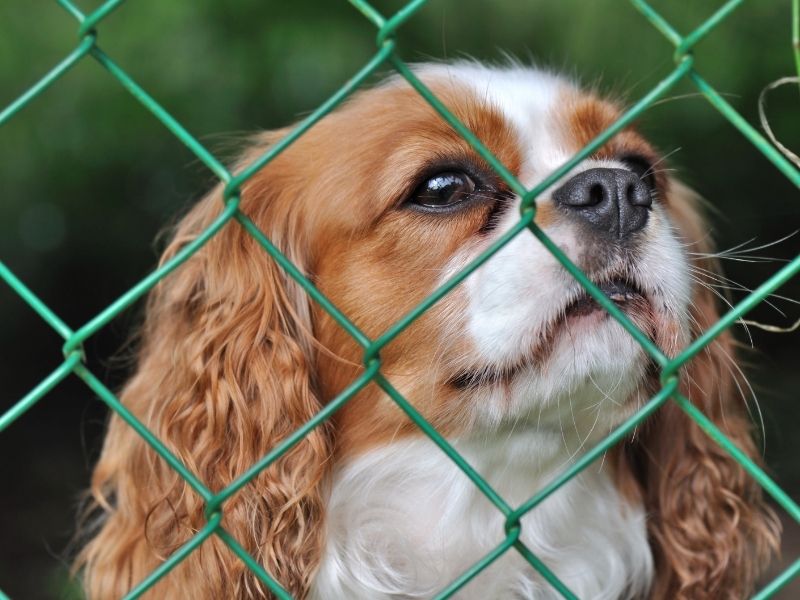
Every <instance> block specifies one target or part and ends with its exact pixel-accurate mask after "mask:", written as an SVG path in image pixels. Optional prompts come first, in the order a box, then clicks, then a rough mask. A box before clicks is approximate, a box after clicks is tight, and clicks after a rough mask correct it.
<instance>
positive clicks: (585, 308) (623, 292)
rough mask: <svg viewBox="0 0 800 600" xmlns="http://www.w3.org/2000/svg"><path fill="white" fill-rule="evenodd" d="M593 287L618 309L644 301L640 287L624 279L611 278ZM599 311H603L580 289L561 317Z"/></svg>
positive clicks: (595, 301)
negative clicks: (637, 301)
mask: <svg viewBox="0 0 800 600" xmlns="http://www.w3.org/2000/svg"><path fill="white" fill-rule="evenodd" d="M595 285H596V286H597V287H598V288H599V289H600V291H601V292H603V293H604V294H605V295H606V296H607V297H608V299H609V300H611V301H612V302H613V303H614V304H616V305H617V306H618V307H620V308H623V307H625V306H626V305H627V304H629V303H632V302H634V301H636V300H646V295H645V293H644V292H643V291H642V289H641V287H640V286H639V285H637V284H636V283H635V282H633V281H631V280H629V279H627V278H624V277H612V278H610V279H607V280H605V281H599V282H596V283H595ZM599 310H603V308H602V307H601V306H600V303H599V302H597V300H595V299H594V298H593V297H592V296H590V295H589V293H588V292H587V291H586V290H584V289H582V290H581V292H580V294H579V295H578V297H577V298H575V299H574V300H573V301H572V302H569V303H568V304H567V306H566V308H565V309H564V313H563V316H564V317H570V316H584V315H588V314H591V313H593V312H595V311H599ZM560 316H561V315H560ZM557 320H558V319H557Z"/></svg>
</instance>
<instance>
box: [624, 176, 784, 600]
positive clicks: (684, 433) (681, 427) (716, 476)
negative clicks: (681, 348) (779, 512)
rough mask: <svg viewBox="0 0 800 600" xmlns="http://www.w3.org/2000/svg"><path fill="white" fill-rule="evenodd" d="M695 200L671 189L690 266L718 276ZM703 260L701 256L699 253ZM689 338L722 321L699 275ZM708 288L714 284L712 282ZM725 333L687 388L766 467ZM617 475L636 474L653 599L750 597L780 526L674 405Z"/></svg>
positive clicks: (650, 425) (750, 484)
mask: <svg viewBox="0 0 800 600" xmlns="http://www.w3.org/2000/svg"><path fill="white" fill-rule="evenodd" d="M699 201H700V200H699V198H698V197H697V195H696V194H695V193H694V192H692V191H691V190H689V189H688V188H687V187H685V186H683V185H681V184H680V183H678V182H673V183H672V189H671V193H670V195H669V199H668V203H669V212H670V214H671V217H672V220H673V223H674V224H675V226H676V227H677V229H678V232H679V234H680V235H681V237H682V238H683V239H684V241H685V243H686V244H687V247H688V249H689V250H690V251H691V252H692V254H691V255H690V256H695V257H696V258H693V259H691V260H690V263H691V264H692V265H693V266H695V267H698V268H702V269H704V270H705V271H700V272H701V273H703V272H705V273H711V274H712V277H713V276H714V274H719V271H720V269H719V264H718V261H716V260H715V259H714V258H713V257H711V256H709V255H712V254H713V248H712V244H711V241H710V240H709V235H708V229H707V227H706V225H705V222H704V219H703V217H702V215H701V213H700V211H699V206H698V205H699ZM698 255H705V256H698ZM694 279H695V282H696V283H695V284H694V288H693V292H692V303H691V306H690V309H689V310H690V314H689V321H690V327H691V331H692V338H695V337H697V336H698V335H699V334H700V333H702V332H704V331H705V330H707V329H708V328H710V327H711V326H712V325H713V324H714V323H715V322H716V321H717V320H718V319H719V316H720V315H719V309H718V304H717V298H716V297H715V296H714V294H713V292H712V290H711V288H710V287H708V286H705V285H702V284H700V283H698V282H697V280H698V279H702V277H695V278H694ZM709 283H716V282H715V281H709ZM735 355H736V348H735V342H734V339H733V336H732V335H731V334H730V332H728V331H726V332H725V333H723V334H722V335H720V336H719V337H718V338H716V340H715V341H714V342H712V343H711V344H710V345H709V346H708V347H707V348H706V349H705V350H704V351H702V352H700V353H699V354H698V355H697V356H696V357H695V358H693V359H692V360H691V361H690V362H689V363H688V364H687V365H686V366H685V368H684V369H683V370H682V372H681V382H682V384H681V391H682V393H683V395H684V396H686V397H687V398H689V399H690V400H691V401H692V403H693V404H694V405H695V406H696V407H697V408H699V409H700V410H701V411H702V412H703V413H704V414H705V415H706V416H707V417H708V418H709V419H711V420H712V421H713V422H714V423H715V424H716V425H717V426H718V427H719V428H720V429H721V430H722V431H723V432H724V433H725V435H726V436H728V438H729V439H730V440H731V441H732V442H733V443H734V444H736V445H737V446H738V447H739V448H740V449H741V450H742V451H743V452H745V454H747V455H748V456H749V457H751V458H752V459H753V460H755V461H756V462H760V457H759V453H758V451H757V448H756V445H755V443H754V436H753V433H754V432H753V424H752V423H751V421H750V419H749V417H748V414H747V409H746V402H747V398H746V397H745V396H744V394H743V393H742V390H743V389H746V387H745V385H746V384H745V383H744V380H743V378H744V376H743V375H742V373H741V370H740V369H739V367H738V366H737V364H736V362H735V361H736V358H735ZM622 456H624V458H623V461H624V462H625V464H623V465H622V467H621V470H620V471H621V474H622V475H623V477H624V476H626V475H627V476H632V478H633V479H634V480H635V484H636V486H637V487H638V488H639V489H638V494H640V495H641V499H642V500H643V502H644V505H645V509H646V512H647V519H648V531H649V535H650V540H651V546H652V548H653V552H654V557H655V561H656V581H655V584H654V587H653V594H652V597H653V598H658V599H662V598H664V599H666V598H669V599H673V598H686V599H690V598H691V599H692V600H697V599H709V600H711V599H719V598H731V599H732V598H744V597H747V596H748V594H749V592H750V591H752V587H753V585H754V584H755V580H756V578H757V576H758V575H759V574H760V573H761V571H762V570H763V568H764V567H765V566H766V564H767V562H768V561H769V559H770V557H771V555H772V553H773V552H774V551H776V550H777V546H778V541H779V526H778V522H777V520H776V518H775V516H774V514H773V513H772V511H771V510H770V509H769V508H767V507H766V506H765V504H764V501H763V498H762V492H761V488H760V487H759V486H758V484H757V483H756V482H755V481H754V480H753V479H752V478H751V477H750V476H749V475H748V474H747V473H746V472H745V471H744V469H743V468H742V467H741V466H740V465H739V464H738V463H737V462H736V460H734V459H733V458H732V457H731V456H730V455H729V454H728V453H727V452H726V451H725V450H724V449H723V448H722V447H720V446H719V445H718V444H717V443H716V442H714V441H713V440H712V439H711V438H710V437H709V436H708V435H707V434H705V433H704V432H703V431H702V430H701V429H700V427H699V426H698V425H697V424H695V423H694V421H692V420H691V419H690V418H689V417H688V416H687V415H686V414H685V413H684V412H683V411H682V410H681V409H680V408H679V407H678V406H677V405H676V404H674V403H672V402H670V401H668V402H667V404H666V405H664V406H663V407H662V408H661V409H660V410H659V411H658V412H657V413H656V414H655V415H654V416H653V418H652V419H651V420H650V421H648V422H647V423H646V424H645V425H644V427H643V428H642V431H641V432H639V433H638V434H637V436H636V438H635V439H634V440H633V441H632V442H630V443H629V444H628V446H627V448H625V451H624V453H622Z"/></svg>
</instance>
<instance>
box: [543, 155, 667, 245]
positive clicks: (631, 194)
mask: <svg viewBox="0 0 800 600" xmlns="http://www.w3.org/2000/svg"><path fill="white" fill-rule="evenodd" d="M553 201H554V202H555V204H556V205H557V206H560V207H562V208H564V209H567V210H568V211H569V212H570V213H573V214H574V215H575V216H577V217H578V218H580V219H581V220H582V221H584V222H586V223H587V224H589V225H590V226H591V227H592V229H594V230H595V231H596V232H597V233H601V234H604V235H608V236H611V237H613V238H616V239H623V238H625V237H627V236H629V235H630V234H631V233H633V232H634V231H638V230H639V229H641V228H642V227H644V226H645V224H646V223H647V217H648V216H649V213H650V207H651V206H652V204H653V200H652V197H651V195H650V188H649V187H648V186H647V184H646V183H645V182H644V181H642V179H641V178H640V177H639V176H638V175H637V174H636V173H634V172H632V171H628V170H626V169H589V170H588V171H584V172H582V173H578V174H577V175H575V177H573V178H572V179H570V180H569V181H567V182H566V183H565V184H564V185H563V186H561V187H560V188H558V189H557V190H556V191H555V192H554V193H553Z"/></svg>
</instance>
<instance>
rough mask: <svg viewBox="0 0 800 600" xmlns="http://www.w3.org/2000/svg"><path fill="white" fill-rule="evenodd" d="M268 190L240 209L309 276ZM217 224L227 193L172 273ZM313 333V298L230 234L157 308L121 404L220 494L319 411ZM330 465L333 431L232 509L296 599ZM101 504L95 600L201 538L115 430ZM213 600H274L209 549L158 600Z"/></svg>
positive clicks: (96, 481)
mask: <svg viewBox="0 0 800 600" xmlns="http://www.w3.org/2000/svg"><path fill="white" fill-rule="evenodd" d="M262 149H263V148H262ZM251 158H252V157H251ZM263 185H264V184H263V182H260V181H259V178H258V177H257V178H256V180H254V182H253V183H252V184H251V185H250V186H249V188H247V189H246V190H245V193H244V198H243V205H242V207H243V209H244V211H245V212H246V213H247V214H249V215H251V216H252V217H253V218H255V219H256V220H257V222H258V223H260V224H262V225H263V224H278V225H276V226H274V227H272V228H271V229H268V231H267V233H268V235H270V238H271V239H272V240H273V241H275V243H277V244H278V245H280V246H281V247H282V248H283V250H284V251H285V252H286V254H287V255H288V257H289V258H290V259H291V260H292V261H293V262H294V263H295V264H297V265H303V264H304V262H305V256H304V252H303V250H302V248H303V242H302V239H301V236H299V235H295V232H294V231H293V230H292V227H293V219H292V217H291V216H290V215H286V214H281V215H278V214H274V212H271V211H276V210H279V209H280V207H281V206H285V205H286V204H285V203H284V204H282V203H275V202H268V201H266V200H267V197H268V194H269V192H268V191H267V190H266V189H263ZM256 186H262V189H259V190H254V187H256ZM221 209H222V202H221V200H220V193H219V191H217V192H216V193H214V194H212V195H210V196H209V197H208V198H206V199H205V200H203V201H202V202H201V203H199V204H198V205H197V206H196V207H195V209H194V210H192V211H191V212H190V213H189V214H188V215H187V216H186V217H185V218H184V219H183V221H182V222H181V223H180V225H179V227H178V228H177V231H176V233H175V236H174V240H173V241H172V243H171V244H170V245H169V247H168V248H167V249H166V251H165V252H164V256H163V257H162V262H163V261H166V260H169V258H171V257H172V256H174V255H175V253H176V252H178V250H180V248H181V247H183V246H184V245H185V244H186V243H187V242H189V241H190V240H192V239H194V238H195V237H196V236H197V235H198V234H199V233H200V232H201V231H202V230H203V229H204V228H205V227H207V226H208V225H209V224H210V223H211V222H212V221H213V219H214V218H215V217H216V216H217V215H218V214H219V213H220V211H221ZM310 331H311V324H310V316H309V307H308V302H307V300H306V298H305V295H304V294H303V293H302V291H301V290H299V288H297V286H296V285H295V284H290V283H288V282H287V280H286V277H285V276H284V274H283V273H282V272H281V271H280V268H279V267H278V266H277V265H276V264H275V263H274V261H273V260H272V259H271V258H270V257H269V256H268V255H267V254H266V253H265V252H264V250H263V249H262V248H261V247H260V246H259V245H258V244H257V243H256V242H255V241H254V240H253V239H252V238H251V237H250V236H249V235H248V234H246V233H245V231H244V230H243V228H242V227H240V226H239V225H238V224H236V223H230V224H229V225H227V226H226V227H224V228H223V229H222V231H221V232H220V233H219V234H218V235H217V236H215V237H214V238H212V239H211V240H210V241H209V242H208V244H207V245H206V246H204V247H203V248H202V249H201V250H200V251H199V252H198V253H197V254H196V255H194V256H193V257H192V258H191V259H189V261H188V262H187V263H186V264H184V265H183V266H181V267H180V268H179V269H178V270H177V271H176V272H175V273H173V274H172V275H170V276H169V277H167V278H165V279H164V280H163V281H162V282H160V283H159V284H158V286H157V287H156V288H155V290H154V291H153V292H152V293H151V295H150V298H149V302H148V305H147V312H146V320H145V325H144V331H143V336H142V344H141V349H140V351H139V359H138V365H137V369H136V373H135V374H134V376H133V377H132V378H131V380H130V381H129V382H128V384H127V385H126V386H125V389H124V390H123V391H122V393H121V396H120V398H121V401H122V402H123V403H124V404H125V406H126V407H128V409H130V410H131V411H132V412H133V413H134V414H135V415H136V416H137V417H138V418H139V419H141V420H142V421H143V422H144V424H145V425H146V426H147V427H148V428H150V430H151V431H152V432H153V433H154V434H155V435H156V436H157V437H158V438H159V439H161V440H162V441H163V442H164V443H165V444H166V445H167V447H168V448H169V449H170V450H171V451H172V452H174V453H175V455H176V456H178V457H179V458H180V459H181V460H182V461H183V463H184V464H185V465H186V466H187V467H188V469H189V470H190V471H192V472H193V473H195V474H196V475H197V476H198V477H199V479H200V480H201V481H203V482H204V483H205V484H206V485H207V486H208V487H209V488H210V489H211V490H212V491H217V490H220V489H222V488H223V487H224V486H226V485H228V484H229V483H230V482H231V481H233V480H234V479H235V478H236V477H237V476H239V475H240V474H242V473H243V472H244V471H245V470H246V469H247V468H249V467H250V466H251V465H252V464H253V463H255V462H256V461H257V460H258V459H260V458H261V457H262V456H263V455H265V454H266V453H267V452H268V451H269V450H271V449H272V448H273V447H274V446H275V445H276V444H277V443H278V442H280V441H282V440H283V439H284V438H285V437H286V436H288V435H289V434H290V433H292V432H293V431H294V430H295V429H297V428H298V427H299V426H301V425H302V424H303V423H305V421H307V420H308V419H309V418H310V417H312V416H313V415H314V414H315V413H316V412H317V411H318V410H319V409H320V402H319V400H318V398H317V396H316V394H315V391H314V386H313V381H314V378H313V376H312V370H311V367H310V361H311V360H312V352H313V348H312V345H311V342H310V341H309V335H308V333H309V332H310ZM278 399H280V400H281V401H278ZM331 451H332V440H331V432H330V429H329V427H328V426H322V427H320V428H318V429H316V430H314V431H313V432H311V433H310V434H309V435H308V436H307V437H306V439H305V440H303V441H302V442H300V443H299V444H298V445H297V446H296V447H295V448H294V449H293V450H292V451H291V452H289V453H288V454H287V455H285V456H284V457H282V458H280V459H279V460H278V461H277V462H276V463H274V464H273V465H272V466H271V467H270V468H268V469H267V470H266V471H264V472H262V473H261V474H260V475H259V476H258V477H257V478H256V479H254V480H253V481H252V482H251V483H250V484H249V485H247V486H246V487H244V489H242V490H241V491H240V492H239V493H237V494H236V495H235V496H233V497H232V498H231V499H230V500H229V501H228V502H226V503H225V505H224V518H223V522H222V524H223V526H224V527H225V528H226V529H227V530H228V531H229V532H230V534H231V535H232V536H233V537H235V538H236V539H237V540H238V541H239V542H240V543H241V544H242V545H243V546H244V547H245V548H246V549H247V550H248V551H249V552H250V553H251V554H252V555H253V556H254V557H255V558H256V559H257V560H258V561H259V562H260V563H261V564H263V565H264V566H265V567H266V569H267V570H268V571H269V572H270V573H271V574H272V575H274V576H275V577H276V578H277V579H278V580H279V581H280V582H281V583H282V584H283V585H284V586H285V587H286V588H287V589H288V590H289V591H290V592H292V593H293V594H295V595H296V597H298V598H300V597H302V596H303V594H304V592H305V590H306V589H307V586H308V581H309V578H310V575H311V572H312V570H313V569H314V567H315V566H316V564H315V562H316V557H318V555H319V552H320V545H321V543H322V540H321V531H322V529H321V525H320V524H321V520H322V513H323V500H322V497H321V493H320V489H319V484H320V482H321V481H322V480H323V478H324V476H325V474H326V470H327V460H328V458H329V456H330V454H331ZM91 491H92V495H93V498H94V505H93V507H92V508H94V509H97V508H98V507H100V508H102V509H103V510H104V511H105V512H106V516H105V518H104V519H103V520H102V526H101V528H100V529H99V531H98V532H97V533H96V535H95V537H93V538H92V539H91V541H90V542H89V544H88V545H87V546H86V547H85V549H84V550H83V552H82V553H81V554H80V556H79V558H78V561H77V563H76V567H77V568H78V569H81V570H82V571H83V579H84V585H85V588H86V590H87V593H88V595H89V597H90V598H92V599H106V598H109V599H110V598H120V597H122V596H123V595H125V594H126V593H127V592H128V591H130V589H131V588H132V587H133V586H134V585H136V584H137V583H139V582H140V581H141V580H142V579H144V578H145V577H146V576H147V575H148V574H149V573H150V572H151V571H152V570H153V569H154V568H156V567H157V566H158V565H159V564H160V563H161V561H163V560H164V559H165V558H166V557H168V556H169V555H170V554H171V553H172V552H174V551H175V550H176V549H177V548H178V547H180V546H181V545H182V544H183V543H185V542H186V541H187V540H188V539H189V538H190V537H191V536H192V535H193V534H195V533H196V532H197V531H198V530H199V529H201V528H202V527H203V526H204V524H205V518H204V516H203V513H204V504H203V502H202V500H201V499H200V497H199V496H198V495H197V494H196V493H195V492H194V491H193V490H192V489H191V488H190V487H189V485H187V484H186V483H185V482H184V481H183V480H182V479H181V478H180V477H179V476H178V475H177V474H176V473H175V472H174V471H173V470H172V469H171V468H170V467H169V466H168V465H167V464H166V463H165V461H164V460H163V459H161V458H160V457H159V456H157V454H156V453H155V452H154V451H153V450H152V449H151V448H150V447H149V446H148V445H147V444H145V443H144V442H143V440H142V439H141V438H140V437H139V435H138V434H136V433H135V432H134V431H133V429H131V428H130V427H129V426H128V425H127V424H125V423H124V422H123V421H122V419H120V418H119V417H118V416H116V415H113V416H112V417H111V421H110V423H109V427H108V434H107V435H106V438H105V444H104V447H103V450H102V455H101V457H100V460H99V463H98V464H97V467H96V469H95V471H94V475H93V478H92V488H91ZM276 507H280V508H279V509H276ZM210 590H213V591H214V592H213V593H214V597H216V598H262V597H265V596H266V595H268V594H267V592H266V591H265V589H264V587H263V586H262V584H261V583H260V582H259V581H258V580H257V579H256V578H255V576H253V575H252V573H251V572H250V571H249V569H248V568H247V567H246V566H245V565H244V563H243V562H242V561H241V560H240V559H239V558H238V557H236V556H235V555H234V554H233V552H232V551H231V550H229V549H228V548H227V547H226V546H225V545H224V544H223V543H222V542H221V541H220V540H219V539H218V538H216V536H212V537H211V538H210V539H208V540H206V541H205V542H204V543H203V544H202V545H201V546H200V548H199V549H197V550H196V551H195V552H193V553H192V554H191V555H189V557H188V558H187V559H186V560H184V561H183V563H181V564H180V565H179V566H178V567H177V568H176V569H174V571H173V572H172V573H170V574H169V575H168V576H166V577H165V578H164V579H162V580H161V581H160V582H159V583H158V584H156V586H155V588H153V590H152V592H151V593H149V594H148V595H147V597H151V598H206V597H209V596H208V594H209V591H210Z"/></svg>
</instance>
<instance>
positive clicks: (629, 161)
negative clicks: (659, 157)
mask: <svg viewBox="0 0 800 600" xmlns="http://www.w3.org/2000/svg"><path fill="white" fill-rule="evenodd" d="M620 160H621V161H622V162H623V163H625V166H626V167H628V168H629V169H630V170H631V171H633V172H634V173H636V174H637V175H638V176H639V179H641V180H642V181H644V182H645V183H646V184H647V185H648V186H650V187H651V188H654V187H656V177H655V173H654V171H653V165H652V164H651V163H650V161H649V160H647V159H646V158H645V157H643V156H639V155H638V154H632V155H629V156H623V157H622V158H621V159H620Z"/></svg>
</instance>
